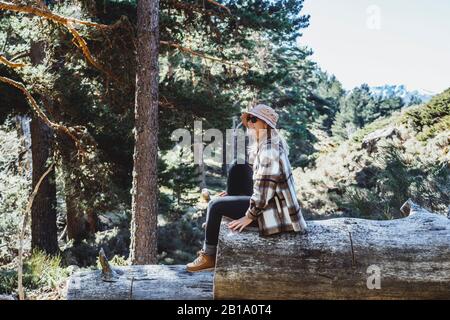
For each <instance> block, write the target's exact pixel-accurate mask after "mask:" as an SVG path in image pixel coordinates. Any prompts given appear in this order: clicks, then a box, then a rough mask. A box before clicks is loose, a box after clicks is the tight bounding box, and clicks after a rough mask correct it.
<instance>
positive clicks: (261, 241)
mask: <svg viewBox="0 0 450 320" xmlns="http://www.w3.org/2000/svg"><path fill="white" fill-rule="evenodd" d="M402 211H403V212H404V213H406V214H408V213H409V216H408V217H406V218H402V219H397V220H389V221H375V220H365V219H355V218H337V219H330V220H323V221H308V222H307V223H308V233H307V234H305V235H301V234H295V233H285V234H280V235H275V236H271V237H260V236H259V235H258V233H256V232H249V231H245V230H244V231H243V232H242V233H236V232H231V231H230V230H229V229H228V228H227V226H226V222H227V220H223V221H222V225H221V229H220V234H219V247H218V255H217V261H216V269H215V276H214V299H450V220H449V219H448V218H447V217H445V216H443V215H438V214H434V213H430V212H428V211H427V210H425V209H423V208H421V207H419V206H417V205H415V204H414V203H413V202H411V201H410V200H409V201H408V202H407V203H405V205H404V206H403V207H402Z"/></svg>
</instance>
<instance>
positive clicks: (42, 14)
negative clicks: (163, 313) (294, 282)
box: [0, 0, 450, 300]
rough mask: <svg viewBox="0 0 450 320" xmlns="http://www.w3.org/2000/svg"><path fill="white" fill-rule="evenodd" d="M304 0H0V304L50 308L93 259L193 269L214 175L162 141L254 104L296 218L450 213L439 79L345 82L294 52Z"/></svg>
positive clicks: (212, 166)
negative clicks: (276, 137)
mask: <svg viewBox="0 0 450 320" xmlns="http://www.w3.org/2000/svg"><path fill="white" fill-rule="evenodd" d="M304 1H308V0H279V1H271V0H222V1H213V0H206V1H198V0H160V1H148V0H143V1H134V0H38V1H31V0H8V1H0V295H4V296H11V297H15V298H25V299H51V300H56V299H64V298H65V297H64V289H65V288H64V287H65V283H66V280H67V278H68V277H69V276H70V275H72V274H73V273H74V272H76V271H80V270H94V269H98V268H99V266H100V261H99V258H98V256H99V251H100V249H103V250H104V252H105V255H106V256H107V257H108V259H109V261H110V263H111V264H112V265H115V266H127V265H131V264H162V265H179V264H185V263H187V262H189V261H191V260H192V259H194V258H195V255H196V252H197V251H198V250H199V249H200V247H201V245H202V241H203V236H204V230H203V228H202V224H203V223H204V222H205V212H206V207H207V201H208V199H209V198H211V197H215V196H216V195H218V194H219V193H220V192H221V191H223V190H225V188H226V177H227V169H228V164H227V162H226V161H220V162H218V161H216V160H208V159H205V161H203V162H202V163H200V164H196V163H194V161H193V157H194V155H193V152H191V151H193V149H194V143H193V145H192V150H187V151H186V150H184V151H183V150H178V149H175V148H174V145H175V141H174V140H173V139H172V135H173V133H174V131H175V130H177V129H186V130H188V131H189V132H193V131H194V123H195V122H196V121H200V122H201V124H202V128H201V129H202V130H207V129H213V128H214V129H218V130H220V131H221V132H224V133H225V131H226V130H227V129H232V128H233V127H235V126H236V124H237V120H238V119H239V116H240V114H241V112H243V111H245V110H248V109H249V108H250V107H251V106H253V105H255V104H256V103H260V102H264V103H266V104H268V105H270V106H271V107H272V108H274V109H275V110H276V111H277V112H278V114H279V115H280V119H279V123H280V131H281V132H282V134H283V136H284V137H285V138H286V140H287V141H288V143H289V146H290V150H291V151H290V153H289V160H290V162H291V164H292V166H293V168H294V177H295V181H296V187H297V196H298V200H299V202H300V204H301V207H302V210H303V214H304V215H305V218H306V219H307V220H313V219H314V220H325V219H330V218H337V217H352V218H364V219H369V220H394V219H398V218H402V216H403V215H402V212H401V211H400V207H401V206H402V204H403V203H404V202H405V201H406V200H407V199H409V198H410V199H413V200H414V202H415V203H418V204H419V205H421V206H423V207H425V208H427V209H428V210H430V211H432V212H434V213H436V214H439V215H444V216H447V215H450V212H449V210H450V206H449V205H450V199H449V197H450V190H449V189H450V172H449V170H450V167H449V161H450V156H449V154H450V153H449V151H450V134H449V133H450V83H449V88H448V89H447V90H445V91H443V92H440V93H438V94H436V95H433V96H430V97H426V98H424V97H422V96H420V95H418V94H416V93H410V94H408V95H400V94H398V92H396V91H395V90H392V91H391V92H390V93H388V94H380V93H379V92H377V91H375V90H373V88H372V87H370V86H369V85H368V84H361V85H360V86H357V87H355V88H353V89H351V90H346V89H344V86H343V85H342V83H341V82H340V81H339V79H338V78H337V77H336V76H334V75H333V74H330V73H328V72H326V71H324V70H323V69H322V68H321V66H320V65H319V64H318V63H317V62H315V61H314V60H313V59H312V55H313V52H314V48H310V47H308V46H306V45H301V43H302V42H301V39H302V33H303V32H304V30H307V29H308V27H309V24H310V18H311V17H310V16H309V15H307V14H305V13H304V10H303V6H304ZM309 1H311V0H309ZM152 6H153V7H152ZM149 8H150V9H149ZM146 10H147V11H146ZM148 10H153V11H152V14H153V15H156V16H159V23H158V19H156V25H155V19H154V17H153V20H152V19H151V18H150V17H151V15H150V14H149V11H148ZM155 10H156V11H155ZM143 12H145V14H144V13H143ZM146 28H148V29H151V31H152V32H149V31H148V30H147V29H146ZM155 30H156V31H155ZM145 41H153V42H152V44H153V45H152V46H145V44H146V43H147V42H145ZM143 43H144V44H143ZM386 83H389V79H386ZM146 89H148V90H149V91H147V92H144V91H145V90H146ZM146 106H149V108H147V109H146ZM152 129H153V131H152ZM155 133H156V134H155ZM148 134H150V135H148ZM146 135H147V136H146ZM380 135H381V138H380ZM201 143H202V144H203V145H204V146H206V145H208V142H207V139H204V140H203V141H202V142H201ZM147 144H148V145H147ZM140 147H142V148H144V149H139V148H140ZM145 148H147V149H145ZM139 150H142V151H143V152H138V151H139ZM145 151H150V153H147V154H146V153H145ZM226 156H227V155H226V153H225V152H223V159H225V158H226ZM141 170H142V171H141ZM142 172H149V175H148V176H145V178H144V179H142V178H141V180H139V179H140V177H141V176H140V175H141V174H142ZM150 172H151V173H153V174H150ZM143 180H144V181H143ZM149 188H150V189H149ZM206 189H207V195H206V196H205V194H204V193H205V190H206ZM143 194H145V195H143ZM147 206H150V208H147ZM143 208H147V209H148V210H150V211H151V212H152V216H151V217H149V216H145V214H143V213H144V211H145V210H144V209H143ZM139 219H143V220H141V221H140V220H139ZM146 219H147V220H146ZM142 228H148V229H146V230H144V229H142ZM148 230H150V231H151V236H150V239H142V237H140V235H142V234H143V232H146V231H147V232H148ZM143 251H145V252H143Z"/></svg>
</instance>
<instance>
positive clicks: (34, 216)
mask: <svg viewBox="0 0 450 320" xmlns="http://www.w3.org/2000/svg"><path fill="white" fill-rule="evenodd" d="M30 51H31V52H30V58H31V63H32V64H33V65H38V64H40V63H42V62H43V60H44V58H45V42H44V41H39V42H32V43H31V49H30ZM30 131H31V153H32V172H33V177H32V188H33V189H34V187H35V186H36V184H37V182H38V181H39V179H40V178H41V176H42V175H43V174H44V172H45V171H46V170H47V168H48V160H49V159H52V158H53V148H54V139H53V132H52V129H51V128H50V127H48V126H47V124H45V123H44V122H43V121H42V120H41V119H40V118H38V117H36V116H35V115H33V118H32V120H31V124H30ZM31 247H32V248H33V249H40V250H43V251H45V252H46V253H48V254H55V253H57V252H58V251H59V247H58V231H57V227H56V181H55V169H54V168H53V169H52V170H51V171H50V173H49V174H48V175H47V176H46V177H45V179H44V180H43V181H42V184H41V186H40V188H39V192H38V193H37V194H36V197H35V198H34V201H33V206H32V208H31Z"/></svg>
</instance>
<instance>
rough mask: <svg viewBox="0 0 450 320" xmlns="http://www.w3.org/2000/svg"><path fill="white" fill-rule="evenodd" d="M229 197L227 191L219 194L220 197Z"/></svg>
mask: <svg viewBox="0 0 450 320" xmlns="http://www.w3.org/2000/svg"><path fill="white" fill-rule="evenodd" d="M227 195H228V193H227V192H226V191H222V192H221V193H219V194H218V196H219V197H225V196H227Z"/></svg>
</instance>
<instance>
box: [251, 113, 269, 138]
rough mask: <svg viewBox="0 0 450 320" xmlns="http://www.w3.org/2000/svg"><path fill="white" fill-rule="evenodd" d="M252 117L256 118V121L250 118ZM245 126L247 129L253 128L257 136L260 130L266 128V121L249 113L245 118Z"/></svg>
mask: <svg viewBox="0 0 450 320" xmlns="http://www.w3.org/2000/svg"><path fill="white" fill-rule="evenodd" d="M252 118H254V119H256V122H253V121H252V120H251V119H252ZM247 127H248V128H249V129H254V130H255V133H256V136H257V137H259V136H260V135H261V132H262V130H266V129H267V123H265V122H264V121H263V120H261V119H259V118H257V117H255V116H252V115H249V116H248V118H247Z"/></svg>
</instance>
